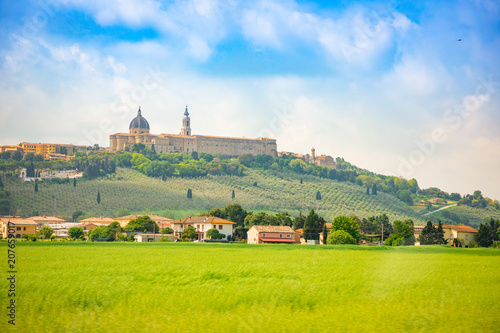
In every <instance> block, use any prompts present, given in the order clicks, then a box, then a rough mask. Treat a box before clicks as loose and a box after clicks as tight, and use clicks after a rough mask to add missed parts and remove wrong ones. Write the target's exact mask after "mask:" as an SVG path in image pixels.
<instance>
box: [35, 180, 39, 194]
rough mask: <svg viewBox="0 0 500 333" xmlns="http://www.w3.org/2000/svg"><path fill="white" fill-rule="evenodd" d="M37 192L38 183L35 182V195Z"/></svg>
mask: <svg viewBox="0 0 500 333" xmlns="http://www.w3.org/2000/svg"><path fill="white" fill-rule="evenodd" d="M37 192H38V182H36V181H35V193H37Z"/></svg>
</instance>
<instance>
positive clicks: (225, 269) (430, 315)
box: [0, 243, 500, 332]
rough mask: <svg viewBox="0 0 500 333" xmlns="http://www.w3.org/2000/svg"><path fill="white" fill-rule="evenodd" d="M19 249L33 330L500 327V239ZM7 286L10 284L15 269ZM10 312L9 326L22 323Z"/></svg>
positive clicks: (22, 312) (21, 294)
mask: <svg viewBox="0 0 500 333" xmlns="http://www.w3.org/2000/svg"><path fill="white" fill-rule="evenodd" d="M0 246H1V247H3V249H4V250H3V251H2V252H4V253H5V252H6V244H5V243H2V244H1V245H0ZM17 259H18V264H17V270H18V274H17V277H18V281H17V291H18V296H17V305H18V308H17V322H16V326H15V329H14V330H17V331H22V332H26V331H30V332H65V331H71V332H123V331H160V332H205V331H211V332H276V331H277V332H288V331H292V332H295V331H296V332H299V331H300V332H334V331H338V332H344V331H384V332H416V331H418V332H422V331H450V330H453V331H459V332H495V331H498V327H500V318H499V317H498V309H499V308H500V298H499V297H498V296H499V295H500V293H499V291H500V290H499V289H500V287H499V286H500V271H499V267H500V251H497V250H492V249H453V248H449V247H406V248H387V247H372V248H367V247H354V246H352V247H349V246H348V247H330V246H309V247H308V246H279V245H278V246H271V245H263V246H261V245H258V246H252V245H238V244H168V243H167V244H162V243H154V244H151V243H150V244H137V243H115V244H95V243H94V244H92V243H45V244H37V243H31V244H30V243H23V244H21V243H19V244H18V245H17ZM5 261H6V260H5ZM3 267H4V272H5V271H6V270H7V269H6V268H5V267H6V265H5V264H4V266H3ZM0 287H1V288H2V294H3V295H6V293H5V292H4V291H5V290H7V283H6V279H5V278H2V282H1V283H0ZM6 304H7V299H6V297H5V296H3V297H2V304H1V306H2V308H3V309H5V308H6ZM4 312H5V310H4ZM1 318H2V322H1V323H0V331H3V332H4V331H6V330H7V329H9V330H12V327H8V325H7V324H6V321H7V320H6V319H5V318H6V316H5V315H4V314H2V317H1Z"/></svg>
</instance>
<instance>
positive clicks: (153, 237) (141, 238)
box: [134, 233, 177, 242]
mask: <svg viewBox="0 0 500 333" xmlns="http://www.w3.org/2000/svg"><path fill="white" fill-rule="evenodd" d="M162 237H168V239H170V241H171V242H175V241H177V237H175V236H174V235H172V234H144V233H141V234H140V233H137V234H135V235H134V239H135V241H136V242H158V240H159V239H160V238H162Z"/></svg>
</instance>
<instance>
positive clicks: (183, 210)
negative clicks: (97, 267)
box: [5, 169, 425, 224]
mask: <svg viewBox="0 0 500 333" xmlns="http://www.w3.org/2000/svg"><path fill="white" fill-rule="evenodd" d="M245 172H246V175H245V176H244V177H235V176H232V177H231V176H208V177H203V178H199V179H192V178H184V179H183V178H169V179H168V180H167V181H161V180H158V179H154V178H149V177H147V176H145V175H143V174H141V173H139V172H138V171H135V170H132V169H117V173H116V176H115V177H114V178H112V179H106V178H105V179H98V180H84V181H83V180H81V181H79V182H78V184H77V187H73V184H72V183H71V182H70V184H50V183H40V184H39V186H38V188H39V191H38V193H35V192H34V185H33V184H31V183H21V182H19V181H17V180H16V181H13V180H6V181H5V189H6V190H7V191H9V192H10V193H11V198H12V213H13V214H18V215H22V216H24V217H28V216H29V215H30V214H31V213H32V212H33V211H38V213H39V214H46V215H52V214H56V215H62V216H71V214H72V213H73V212H74V211H76V210H81V211H83V212H84V213H85V214H87V215H94V216H108V217H114V216H115V214H116V212H117V211H118V209H120V208H126V209H128V210H129V211H130V212H156V211H168V212H172V213H174V216H175V217H176V218H181V217H185V216H186V215H183V214H190V213H197V212H200V211H208V210H210V209H212V208H214V207H224V206H225V205H227V204H228V203H231V202H238V203H240V204H241V205H242V206H243V207H244V208H245V209H246V210H249V211H252V210H253V211H267V212H284V211H288V212H289V213H290V214H291V215H294V216H297V215H298V214H299V211H300V210H302V211H303V212H304V213H306V214H307V212H308V211H309V210H310V209H311V208H314V209H315V210H316V211H317V212H319V214H320V215H322V216H324V217H325V218H327V219H329V220H331V219H333V218H334V217H335V216H338V215H341V214H346V215H357V216H359V217H369V216H373V215H380V214H382V213H386V214H387V215H388V216H389V217H390V219H391V221H393V220H395V219H406V218H412V219H413V220H414V221H415V222H416V223H417V224H423V223H424V222H425V221H424V220H423V219H420V218H419V217H418V215H417V214H416V213H415V212H414V211H413V210H412V209H411V208H410V206H408V205H406V204H405V203H403V202H402V201H400V200H399V199H397V198H396V197H394V196H391V195H388V194H386V193H382V192H379V194H378V195H366V189H365V188H364V187H362V186H358V185H354V184H352V183H349V182H338V181H336V180H330V179H323V178H318V177H315V176H300V175H297V174H292V173H273V172H272V171H258V170H253V169H248V170H246V171H245ZM301 178H302V179H303V184H300V179H301ZM255 182H257V186H253V184H254V183H255ZM189 188H190V189H192V191H193V199H191V200H188V199H187V198H186V193H187V190H188V189H189ZM233 190H234V191H235V194H236V197H235V199H234V201H233V200H232V199H231V193H232V191H233ZM97 191H100V194H101V203H100V204H97V200H96V197H97ZM317 191H320V193H321V196H322V200H320V201H318V200H316V199H315V198H316V192H317Z"/></svg>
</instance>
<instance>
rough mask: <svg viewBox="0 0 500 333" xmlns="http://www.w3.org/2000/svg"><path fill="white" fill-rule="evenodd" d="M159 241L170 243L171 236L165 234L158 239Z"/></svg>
mask: <svg viewBox="0 0 500 333" xmlns="http://www.w3.org/2000/svg"><path fill="white" fill-rule="evenodd" d="M158 242H163V243H169V242H170V238H168V237H167V236H163V237H160V239H158Z"/></svg>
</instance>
